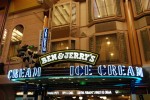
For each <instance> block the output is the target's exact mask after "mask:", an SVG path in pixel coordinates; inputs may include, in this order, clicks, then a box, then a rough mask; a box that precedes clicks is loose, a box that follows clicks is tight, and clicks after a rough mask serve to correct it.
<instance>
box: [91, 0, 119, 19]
mask: <svg viewBox="0 0 150 100" xmlns="http://www.w3.org/2000/svg"><path fill="white" fill-rule="evenodd" d="M93 5H94V8H93V9H94V18H95V19H97V18H103V17H109V16H115V15H117V16H121V7H120V0H94V1H93Z"/></svg>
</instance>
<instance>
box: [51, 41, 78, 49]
mask: <svg viewBox="0 0 150 100" xmlns="http://www.w3.org/2000/svg"><path fill="white" fill-rule="evenodd" d="M51 44H52V46H51V50H52V51H57V50H64V49H75V40H71V44H70V45H69V40H63V41H56V42H52V43H51Z"/></svg>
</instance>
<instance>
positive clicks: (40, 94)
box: [37, 84, 42, 100]
mask: <svg viewBox="0 0 150 100" xmlns="http://www.w3.org/2000/svg"><path fill="white" fill-rule="evenodd" d="M37 88H38V91H37V92H38V97H37V100H42V85H41V84H40V85H38V87H37Z"/></svg>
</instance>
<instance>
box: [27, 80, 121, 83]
mask: <svg viewBox="0 0 150 100" xmlns="http://www.w3.org/2000/svg"><path fill="white" fill-rule="evenodd" d="M68 80H69V81H71V79H68ZM85 80H86V81H87V80H88V79H85ZM102 80H103V81H105V80H106V79H102ZM118 80H119V81H121V80H122V79H118ZM38 81H39V82H41V80H38ZM52 81H53V82H54V81H55V80H52ZM26 82H27V83H28V82H29V81H26ZM77 82H79V80H78V81H77ZM71 83H73V82H71ZM29 84H34V83H29Z"/></svg>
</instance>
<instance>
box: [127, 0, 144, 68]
mask: <svg viewBox="0 0 150 100" xmlns="http://www.w3.org/2000/svg"><path fill="white" fill-rule="evenodd" d="M125 15H126V19H127V27H128V36H129V45H130V52H131V61H132V64H133V65H138V66H140V65H141V56H140V50H139V44H138V37H137V33H136V29H135V26H134V16H133V13H132V8H131V1H130V0H125Z"/></svg>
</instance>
